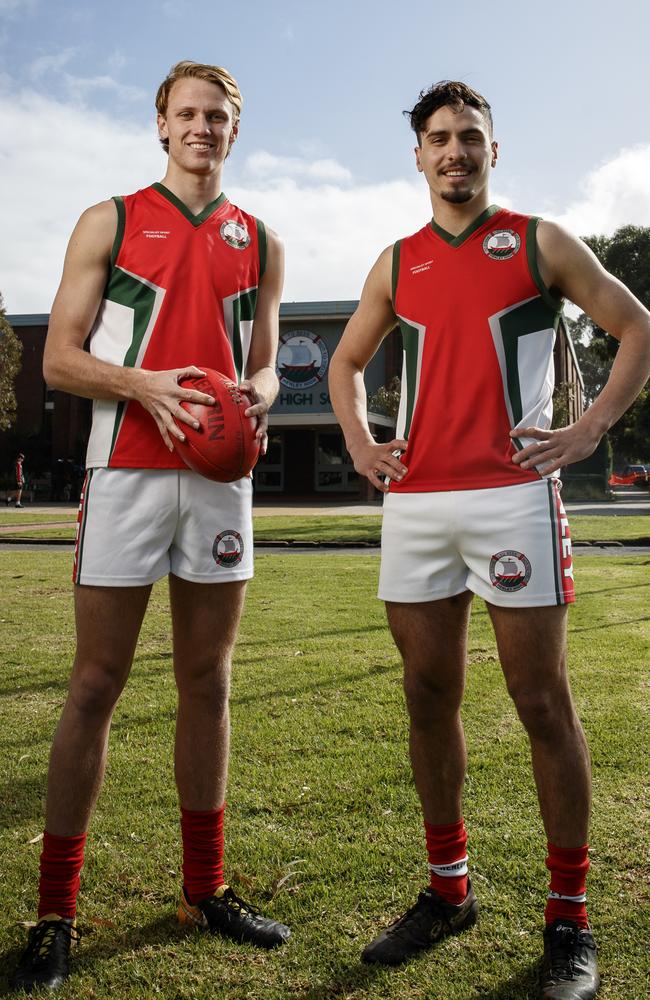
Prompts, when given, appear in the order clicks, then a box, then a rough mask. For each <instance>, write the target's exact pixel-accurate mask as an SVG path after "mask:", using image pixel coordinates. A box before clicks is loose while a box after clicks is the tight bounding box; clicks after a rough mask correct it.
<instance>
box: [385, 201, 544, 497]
mask: <svg viewBox="0 0 650 1000" xmlns="http://www.w3.org/2000/svg"><path fill="white" fill-rule="evenodd" d="M538 222H539V219H537V218H532V217H530V216H525V215H518V214H516V213H515V212H510V211H507V210H504V209H500V208H498V207H496V206H492V207H490V208H488V209H486V211H485V212H483V213H482V214H481V215H480V216H479V217H478V218H477V219H475V221H474V222H473V223H472V225H471V226H469V227H468V228H467V229H466V230H465V231H464V232H463V233H461V234H460V235H459V236H457V237H453V236H451V234H449V233H447V232H445V230H443V229H441V228H440V227H439V226H437V225H436V223H435V221H433V222H431V223H429V224H428V225H426V226H425V227H424V228H423V229H421V230H420V231H419V232H418V233H415V234H414V235H413V236H409V237H407V238H406V239H403V240H399V241H398V242H397V243H396V244H395V247H394V250H393V308H394V310H395V315H396V317H397V319H398V321H399V325H400V329H401V332H402V339H403V346H404V363H403V371H402V394H401V401H400V409H399V414H398V420H397V429H396V436H397V437H403V438H406V439H407V440H408V448H407V450H406V452H405V453H404V454H403V456H402V460H403V462H404V464H405V465H406V466H407V467H408V473H407V475H406V476H405V477H404V479H403V480H402V481H401V482H400V483H396V482H391V484H390V489H391V492H418V491H423V492H424V491H435V490H469V489H481V488H488V487H495V486H510V485H514V484H516V483H526V482H531V481H533V480H538V479H540V478H541V476H540V473H539V472H537V471H535V470H534V469H533V470H524V469H521V468H519V467H518V466H517V465H515V464H514V463H513V462H512V455H513V454H514V452H515V451H516V450H517V449H518V448H519V449H520V448H522V447H524V446H525V445H526V444H527V443H529V442H527V441H525V440H523V439H520V438H516V439H515V440H514V441H513V439H512V438H511V437H510V431H511V430H516V429H517V428H518V427H522V428H523V427H527V426H532V425H537V426H539V427H544V428H546V427H549V426H550V423H551V417H552V394H553V385H554V368H553V344H554V341H555V333H556V330H557V325H558V321H559V316H560V311H561V308H562V303H561V302H560V301H558V300H557V299H555V298H554V297H553V296H552V295H551V293H550V291H549V290H548V289H547V288H546V286H545V285H544V283H543V281H542V279H541V276H540V274H539V270H538V267H537V259H536V245H537V244H536V228H537V223H538Z"/></svg>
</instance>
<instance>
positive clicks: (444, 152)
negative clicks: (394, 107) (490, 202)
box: [415, 105, 497, 205]
mask: <svg viewBox="0 0 650 1000" xmlns="http://www.w3.org/2000/svg"><path fill="white" fill-rule="evenodd" d="M415 160H416V164H417V168H418V170H419V171H421V172H422V173H423V174H424V176H425V177H426V179H427V183H428V185H429V189H430V191H431V199H432V201H433V202H434V203H435V201H436V200H438V199H441V200H442V201H444V202H447V203H448V204H453V205H463V204H466V203H467V202H471V201H472V200H474V199H477V200H478V201H481V202H482V201H487V197H488V195H487V188H488V180H489V175H490V170H491V168H492V167H493V166H494V165H495V163H496V161H497V144H496V142H494V141H493V140H492V139H491V138H490V132H489V127H488V124H487V122H486V120H485V118H484V117H483V115H482V114H481V112H480V111H478V110H477V109H476V108H471V107H468V106H467V105H465V106H464V107H463V109H462V111H454V109H453V108H451V107H449V106H448V105H445V106H444V107H442V108H438V110H437V111H434V113H433V114H432V115H431V116H430V117H429V118H428V119H427V121H426V122H425V125H424V128H423V129H422V131H421V132H420V145H419V146H416V148H415Z"/></svg>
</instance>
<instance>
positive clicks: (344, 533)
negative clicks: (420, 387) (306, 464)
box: [0, 511, 650, 542]
mask: <svg viewBox="0 0 650 1000" xmlns="http://www.w3.org/2000/svg"><path fill="white" fill-rule="evenodd" d="M61 521H67V525H66V526H65V527H44V528H39V529H38V530H30V531H21V525H28V524H34V523H42V524H44V525H48V524H50V525H51V524H52V523H57V522H61ZM7 525H11V526H12V527H13V528H14V529H15V530H13V531H11V532H3V533H2V534H1V535H0V540H1V539H2V538H3V537H4V538H18V537H20V538H23V537H24V538H69V539H73V538H74V533H75V525H76V514H75V515H74V516H73V515H68V516H67V517H66V516H61V515H60V514H59V515H53V514H45V515H43V516H42V517H41V516H40V515H37V514H28V515H23V514H17V513H14V512H13V511H8V512H0V527H3V526H7ZM254 525H255V538H256V539H257V541H258V542H266V541H287V540H292V541H295V542H333V541H343V542H378V541H379V536H380V532H381V515H379V514H371V515H368V514H351V515H345V516H341V515H317V514H297V515H291V516H284V515H257V516H255V518H254ZM571 534H572V537H573V539H574V541H576V542H585V541H599V542H600V541H632V540H634V539H648V538H650V516H649V515H647V514H644V515H632V516H630V517H624V516H621V515H619V516H616V515H606V514H604V515H602V516H600V515H599V516H590V515H584V516H583V515H577V516H576V515H575V514H574V515H572V516H571Z"/></svg>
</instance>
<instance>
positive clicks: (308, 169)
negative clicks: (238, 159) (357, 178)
mask: <svg viewBox="0 0 650 1000" xmlns="http://www.w3.org/2000/svg"><path fill="white" fill-rule="evenodd" d="M244 169H245V170H246V173H247V174H250V175H251V176H252V177H255V178H260V179H262V178H264V179H266V178H270V179H271V180H273V179H277V178H280V179H282V180H284V179H285V178H287V177H301V178H304V179H305V180H309V181H321V182H325V183H337V182H340V183H341V182H346V181H351V180H352V174H351V172H350V171H349V170H348V169H347V167H343V166H341V164H340V163H337V162H336V160H331V159H320V160H313V161H309V160H305V159H301V158H300V157H297V156H274V155H273V153H267V152H266V151H265V150H260V151H259V152H258V153H253V154H252V155H251V156H249V157H248V158H247V160H246V163H245V165H244Z"/></svg>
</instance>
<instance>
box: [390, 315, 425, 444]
mask: <svg viewBox="0 0 650 1000" xmlns="http://www.w3.org/2000/svg"><path fill="white" fill-rule="evenodd" d="M397 319H398V320H399V321H400V322H401V323H405V324H406V326H410V327H412V328H413V330H415V331H417V337H418V347H417V360H416V366H415V386H414V392H413V409H412V410H411V413H410V414H409V413H408V399H409V396H410V395H411V393H410V391H409V390H410V384H409V373H408V368H409V365H408V363H407V353H406V350H404V351H402V380H401V386H400V400H399V409H398V411H397V423H396V426H395V437H398V438H403V437H404V431H405V428H406V425H407V423H408V425H409V429H410V427H411V425H412V423H413V415H414V413H415V409H416V407H417V405H418V397H419V394H420V377H421V375H422V354H423V352H424V334H425V331H426V327H425V326H423V325H422V324H421V323H416V322H415V320H414V319H406V317H405V316H397ZM409 417H410V419H409Z"/></svg>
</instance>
